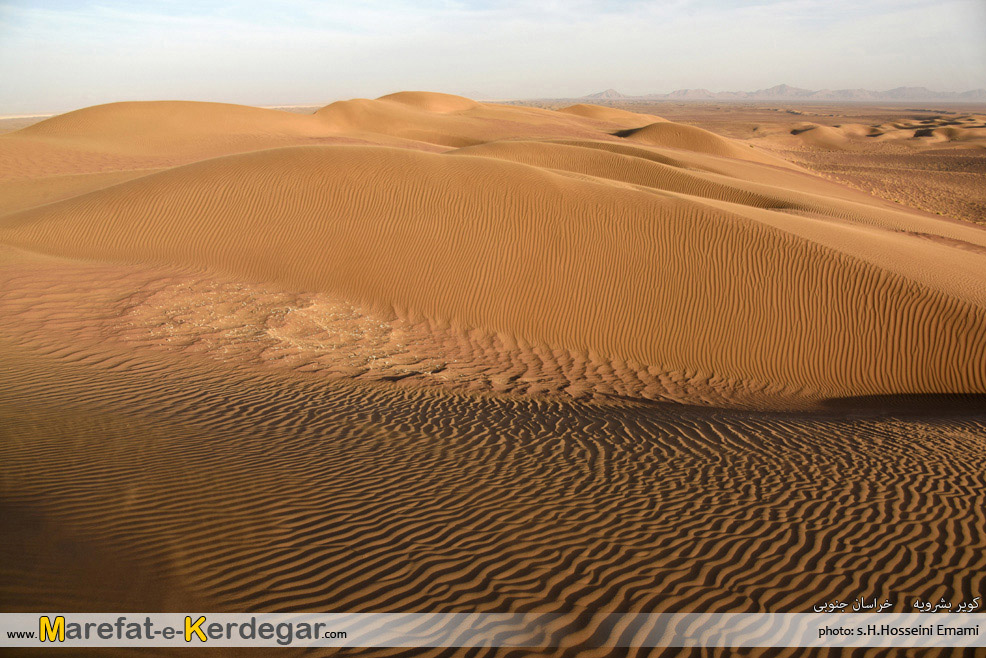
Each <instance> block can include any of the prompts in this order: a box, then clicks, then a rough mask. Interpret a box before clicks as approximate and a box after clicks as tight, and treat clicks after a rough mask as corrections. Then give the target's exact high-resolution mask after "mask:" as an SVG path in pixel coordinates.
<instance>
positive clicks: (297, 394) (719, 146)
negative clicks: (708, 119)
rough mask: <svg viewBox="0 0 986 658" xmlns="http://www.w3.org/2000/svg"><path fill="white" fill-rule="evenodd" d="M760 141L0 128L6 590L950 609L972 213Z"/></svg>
mask: <svg viewBox="0 0 986 658" xmlns="http://www.w3.org/2000/svg"><path fill="white" fill-rule="evenodd" d="M282 115H283V116H282ZM175 117H178V118H175ZM193 118H194V119H195V120H194V121H193V120H192V119H193ZM935 134H937V133H935ZM943 134H944V133H943ZM946 137H947V135H946ZM781 152H782V151H778V150H777V149H773V150H771V149H766V148H763V149H762V148H760V147H759V145H756V144H755V145H754V147H751V146H750V145H749V144H747V143H746V142H743V141H739V140H731V139H727V138H725V137H721V136H719V135H716V134H714V133H711V132H708V131H704V130H701V129H699V128H695V127H692V126H686V125H684V124H680V123H675V122H671V121H666V120H664V119H662V118H661V117H658V116H654V115H649V114H641V113H635V112H629V111H626V110H618V109H614V108H601V107H593V106H585V105H580V106H575V107H571V108H567V109H565V110H564V111H550V110H543V109H531V108H516V107H506V106H495V105H487V104H478V103H473V102H472V101H468V99H460V98H458V97H446V96H442V95H429V94H410V95H407V94H404V95H396V96H394V97H388V98H384V99H378V100H376V101H365V100H358V101H347V102H345V103H342V104H338V103H337V104H333V105H332V106H329V107H327V108H323V109H322V110H320V111H319V112H318V113H316V114H314V115H302V114H287V113H281V112H276V111H272V110H259V109H256V108H240V107H237V106H212V105H209V104H194V103H192V104H181V103H178V104H121V105H118V106H104V107H102V108H90V109H87V110H81V111H79V112H77V113H71V114H69V115H63V116H62V117H56V118H54V119H51V120H50V121H47V122H42V123H39V124H35V125H34V126H30V127H28V128H27V129H24V130H21V131H17V132H12V133H10V134H8V135H6V136H0V154H3V155H5V156H7V157H5V158H3V159H0V162H3V163H4V165H3V166H4V167H5V169H3V170H2V171H0V173H2V179H0V358H2V360H0V436H2V442H0V463H2V464H3V466H2V468H0V491H2V506H3V510H2V514H0V524H2V534H3V537H4V538H5V540H4V542H2V543H0V572H2V579H0V582H2V583H3V586H2V598H0V603H2V608H3V609H4V610H38V609H40V610H52V609H58V610H63V611H73V610H75V611H107V610H114V611H115V610H120V611H127V610H131V611H158V610H160V611H165V610H167V611H186V610H191V609H198V610H213V611H261V610H262V611H300V610H306V611H312V610H319V611H353V612H368V611H374V612H380V611H414V612H425V611H442V612H446V611H448V612H451V611H472V610H477V611H491V612H492V611H498V612H507V611H545V612H547V611H552V612H566V613H572V614H576V613H580V612H584V611H600V612H661V611H671V610H681V611H719V612H725V611H730V612H739V611H776V612H803V611H808V610H810V608H811V606H812V605H814V604H815V603H818V602H820V601H825V600H832V599H835V598H842V599H852V598H853V597H855V596H857V595H867V596H879V597H881V598H883V597H886V596H890V597H891V598H895V599H896V600H897V601H898V607H897V609H898V610H903V609H904V608H903V606H904V603H905V601H907V600H910V599H912V598H916V597H921V598H925V599H938V598H941V597H948V598H956V599H958V598H965V599H971V598H972V597H974V596H976V595H979V594H981V591H982V587H983V574H984V573H986V568H984V567H986V557H984V555H986V551H984V548H986V546H984V545H986V513H984V509H986V494H984V493H983V492H984V488H986V475H984V473H986V467H984V466H986V464H984V461H986V450H984V448H986V413H984V404H983V394H984V393H986V384H984V382H986V357H984V354H986V352H984V350H986V297H984V294H986V292H984V291H986V285H984V283H986V274H984V273H986V267H984V265H986V256H984V253H986V233H984V232H983V231H982V230H981V229H980V228H978V227H976V226H972V225H965V224H961V223H958V222H954V221H946V220H943V219H941V218H938V217H934V216H931V215H928V214H925V213H923V212H921V211H919V210H915V209H911V208H907V207H904V206H900V205H896V204H892V203H889V202H887V201H886V200H882V199H877V198H875V197H871V196H868V195H866V194H864V193H862V192H860V191H858V190H852V189H849V188H847V187H844V186H841V185H839V184H837V183H836V182H833V181H829V180H823V179H821V178H819V177H817V176H815V175H813V174H812V173H810V172H809V171H807V170H805V169H802V168H801V167H800V166H798V165H795V164H792V163H791V162H789V161H787V160H784V159H782V158H781V157H780V155H778V154H779V153H781ZM596 640H598V638H595V639H593V638H590V637H586V636H573V637H572V638H571V639H570V643H569V646H566V647H562V648H560V649H558V651H559V652H565V653H568V654H571V655H576V654H586V655H599V654H603V653H606V650H604V649H599V648H597V647H594V646H593V645H594V644H595V642H596ZM329 653H331V652H329ZM367 653H371V654H375V653H376V654H387V653H388V651H385V650H379V651H375V652H374V651H368V652H367ZM424 653H434V654H440V653H442V652H441V651H438V650H435V651H432V652H424ZM453 653H454V652H453ZM463 653H469V652H463ZM505 653H509V652H505ZM780 653H782V654H783V653H785V652H780ZM786 653H787V654H789V655H797V654H798V653H799V651H798V650H789V651H787V652H786ZM863 653H865V652H863ZM480 654H481V655H485V654H483V653H482V652H480ZM469 655H473V654H471V653H470V654H469ZM477 655H479V654H477Z"/></svg>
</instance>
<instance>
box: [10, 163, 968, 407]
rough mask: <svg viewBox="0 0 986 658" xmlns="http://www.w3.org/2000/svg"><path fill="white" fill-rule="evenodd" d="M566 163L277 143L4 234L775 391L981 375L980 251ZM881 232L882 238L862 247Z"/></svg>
mask: <svg viewBox="0 0 986 658" xmlns="http://www.w3.org/2000/svg"><path fill="white" fill-rule="evenodd" d="M546 151H547V152H550V149H546ZM576 151H578V149H576ZM590 152H591V151H590ZM466 153H468V152H466ZM575 159H577V158H575ZM549 164H550V163H549ZM557 169H558V167H552V166H548V167H547V168H542V167H538V166H533V165H530V164H522V163H518V162H511V161H505V160H503V159H501V158H491V157H479V156H477V155H465V154H463V155H437V154H427V153H423V152H416V151H411V150H407V149H395V148H386V147H359V146H315V147H292V148H283V149H274V150H265V151H259V152H255V153H248V154H242V155H234V156H227V157H223V158H217V159H212V160H207V161H203V162H200V163H195V164H191V165H186V166H183V167H177V168H173V169H170V170H167V171H164V172H160V173H157V174H151V175H148V176H144V177H142V178H139V179H137V180H133V181H129V182H124V183H121V184H119V185H116V186H113V187H110V188H106V189H104V190H99V191H96V192H92V193H90V194H86V195H82V196H79V197H75V198H72V199H68V200H65V201H60V202H57V203H53V204H49V205H47V206H42V207H40V208H37V209H33V210H28V211H23V212H21V213H17V214H14V215H10V216H8V217H7V219H6V220H5V224H6V226H7V227H8V228H6V229H4V230H2V232H0V240H2V241H3V242H6V243H8V244H13V245H17V246H22V247H28V248H32V249H40V250H43V251H46V252H50V253H54V254H59V255H65V256H72V257H83V258H98V259H107V260H124V261H148V262H166V263H175V264H190V265H196V266H203V267H214V268H218V269H220V270H224V271H227V272H232V273H238V274H240V275H243V276H249V277H251V278H254V279H259V280H269V281H274V282H277V283H280V284H282V285H287V286H291V287H295V288H297V289H307V290H316V291H324V292H330V293H332V294H335V295H340V296H342V297H343V298H345V299H351V300H353V301H356V302H359V303H361V304H367V305H369V306H370V307H372V308H379V309H384V310H386V311H388V312H389V311H396V312H397V313H398V315H400V316H401V317H404V318H406V319H408V320H411V321H415V320H421V319H428V320H429V321H431V322H434V323H437V324H438V325H450V326H453V327H460V328H462V329H464V330H470V329H482V330H486V331H490V332H494V333H497V334H500V335H505V336H510V337H513V340H515V341H517V342H518V343H519V344H524V345H546V346H549V347H551V348H563V349H566V350H569V351H571V352H573V353H581V354H586V355H590V356H592V357H593V358H594V359H597V360H598V359H602V360H604V361H608V362H621V363H622V362H632V363H635V364H638V366H639V368H641V369H643V370H646V371H648V372H652V373H661V372H685V373H692V376H693V377H695V378H708V377H716V378H721V379H725V380H730V381H734V382H736V383H737V389H738V390H739V389H742V388H767V389H770V390H771V391H774V392H775V393H776V394H777V396H778V397H779V398H785V397H787V398H790V397H804V398H808V399H820V398H825V397H845V396H862V395H886V394H896V393H962V392H981V391H983V390H984V387H986V373H984V369H983V367H982V364H983V363H984V359H986V330H984V327H986V311H984V308H986V293H984V292H983V291H982V289H979V288H977V287H976V285H975V284H976V282H977V281H978V278H977V274H976V272H977V271H979V272H981V271H982V269H979V268H983V267H984V265H986V257H984V256H983V254H982V253H980V252H977V251H974V250H960V249H955V248H953V247H951V246H949V245H948V244H945V243H943V242H942V241H937V242H936V241H929V240H927V239H923V238H921V237H918V236H914V235H910V234H908V233H904V232H899V231H888V230H886V229H884V228H879V227H878V226H877V225H876V224H877V223H878V221H879V218H875V219H873V221H872V223H869V224H858V223H855V222H852V221H846V219H847V217H845V216H840V215H841V214H842V211H841V209H840V207H839V206H835V207H834V208H830V207H826V206H825V205H821V204H816V206H815V207H813V208H812V207H806V208H805V209H804V210H803V211H802V212H801V213H794V212H790V211H788V210H786V209H785V208H784V206H785V205H786V204H785V203H784V202H783V201H778V202H776V203H762V202H760V201H758V197H756V196H754V197H750V198H748V199H741V198H737V197H735V196H734V197H730V198H727V199H722V198H720V199H715V198H706V197H701V196H697V195H695V194H689V193H688V190H683V189H679V191H665V190H663V189H661V185H660V181H659V180H658V181H657V182H653V183H652V184H653V185H654V187H647V186H646V185H644V184H643V181H638V182H636V183H635V184H631V183H627V182H621V181H614V180H613V179H607V178H602V177H600V176H593V175H591V173H584V174H581V175H572V174H571V173H568V172H558V171H557ZM727 196H728V195H727ZM764 206H767V207H764ZM770 206H775V208H774V209H773V210H771V209H768V208H770ZM853 212H855V213H858V214H864V213H866V212H868V211H867V207H866V206H859V207H854V208H853ZM873 212H874V214H877V215H878V214H879V213H878V212H877V211H875V210H874V211H873ZM900 221H901V222H902V223H906V221H907V216H906V215H904V214H901V216H900ZM914 221H917V222H920V221H921V220H920V218H917V219H915V220H914ZM969 230H970V231H975V229H969ZM973 237H974V236H973ZM880 244H885V245H886V249H889V252H890V253H891V256H890V257H888V258H883V257H881V256H880V255H879V254H877V255H873V253H871V252H872V250H873V249H874V248H875V247H877V246H878V245H880ZM381 255H386V257H385V258H383V259H381ZM915 262H920V263H921V264H922V266H921V267H920V268H916V269H915V272H914V273H911V272H910V271H909V270H908V268H907V265H906V264H907V263H915ZM902 263H903V264H904V265H902ZM936 263H937V265H936ZM805 327H811V330H810V331H805V330H804V328H805Z"/></svg>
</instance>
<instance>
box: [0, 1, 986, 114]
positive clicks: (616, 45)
mask: <svg viewBox="0 0 986 658" xmlns="http://www.w3.org/2000/svg"><path fill="white" fill-rule="evenodd" d="M984 35H986V0H855V1H848V0H761V1H759V2H743V1H740V0H726V1H721V2H716V1H713V0H667V1H663V2H636V1H631V0H625V1H620V0H558V1H556V0H544V1H541V2H531V1H529V0H528V1H520V0H516V1H515V0H510V1H507V2H492V1H489V0H476V1H462V2H440V1H424V2H408V1H402V0H365V1H363V2H351V3H339V2H331V1H318V0H277V1H270V0H265V1H263V2H260V1H249V2H215V1H210V0H192V1H189V0H161V1H159V2H153V3H152V2H147V3H142V2H140V1H139V0H133V1H122V0H103V1H96V2H88V1H85V0H52V1H47V2H46V1H43V0H36V1H27V0H0V114H18V113H24V114H27V113H48V112H61V111H65V110H70V109H76V108H79V107H85V106H88V105H96V104H99V103H107V102H113V101H121V100H159V99H184V100H210V101H222V102H232V103H244V104H250V105H273V104H323V103H327V102H331V101H333V100H339V99H343V98H355V97H364V98H375V97H378V96H381V95H383V94H386V93H391V92H394V91H399V90H408V89H413V90H429V91H442V92H447V93H455V94H462V95H467V96H472V97H481V98H484V99H512V98H563V97H569V98H570V97H577V96H582V95H585V94H589V93H593V92H596V91H601V90H604V89H607V88H615V89H617V90H619V91H620V92H622V93H625V94H645V93H663V92H668V91H673V90H675V89H680V88H707V89H712V90H714V91H732V90H754V89H761V88H765V87H771V86H773V85H776V84H781V83H785V84H790V85H793V86H797V87H806V88H809V89H822V88H831V89H845V88H857V87H860V88H867V89H878V90H882V89H890V88H893V87H898V86H924V87H928V88H930V89H934V90H939V91H965V90H967V89H973V88H980V87H986V36H984Z"/></svg>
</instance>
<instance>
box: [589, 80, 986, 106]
mask: <svg viewBox="0 0 986 658" xmlns="http://www.w3.org/2000/svg"><path fill="white" fill-rule="evenodd" d="M583 98H585V99H593V100H619V99H624V98H626V99H648V100H724V101H728V100H751V101H769V100H776V101H783V100H807V101H812V100H817V101H957V102H962V101H967V102H969V101H983V100H986V90H984V89H971V90H969V91H963V92H955V91H932V90H931V89H928V88H927V87H895V88H893V89H887V90H885V91H873V90H870V89H820V90H812V89H804V88H802V87H794V86H792V85H789V84H779V85H775V86H773V87H768V88H766V89H758V90H757V91H709V90H708V89H677V90H675V91H672V92H671V93H669V94H646V95H643V96H626V95H624V94H621V93H620V92H618V91H616V90H615V89H607V90H606V91H600V92H598V93H595V94H589V95H588V96H583Z"/></svg>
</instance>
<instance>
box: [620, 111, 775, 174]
mask: <svg viewBox="0 0 986 658" xmlns="http://www.w3.org/2000/svg"><path fill="white" fill-rule="evenodd" d="M620 136H621V137H625V138H626V139H628V140H630V141H633V142H638V143H640V144H646V145H648V146H664V147H668V148H677V149H683V150H685V151H695V152H697V153H708V154H709V155H717V156H720V157H724V158H736V159H737V160H750V161H751V162H759V163H763V164H771V165H776V166H781V167H784V166H790V164H789V163H787V162H785V161H783V160H780V159H778V158H774V157H771V156H769V155H766V154H763V153H760V152H759V151H756V150H754V149H752V148H747V149H744V147H743V146H742V145H740V144H737V143H735V142H733V141H731V140H729V139H726V138H723V137H720V136H719V135H716V134H715V133H712V132H709V131H708V130H702V129H701V128H696V127H695V126H687V125H683V124H680V123H671V122H660V123H652V124H650V125H648V126H644V127H643V128H637V129H634V130H627V131H624V132H622V133H620Z"/></svg>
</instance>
